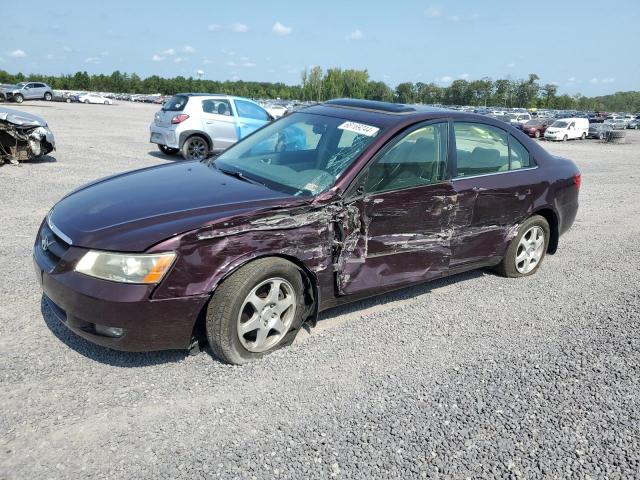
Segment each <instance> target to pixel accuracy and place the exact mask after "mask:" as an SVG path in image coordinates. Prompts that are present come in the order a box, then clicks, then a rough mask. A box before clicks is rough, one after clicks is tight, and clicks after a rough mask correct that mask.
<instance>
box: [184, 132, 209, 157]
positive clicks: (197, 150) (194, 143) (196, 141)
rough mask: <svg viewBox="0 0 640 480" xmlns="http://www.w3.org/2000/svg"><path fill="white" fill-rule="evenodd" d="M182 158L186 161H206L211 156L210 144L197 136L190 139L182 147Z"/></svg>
mask: <svg viewBox="0 0 640 480" xmlns="http://www.w3.org/2000/svg"><path fill="white" fill-rule="evenodd" d="M182 156H183V157H184V158H185V160H204V159H205V158H207V157H208V156H209V144H208V143H207V141H206V140H205V139H204V138H202V137H199V136H197V135H194V136H193V137H189V138H188V139H187V140H186V141H185V142H184V144H183V145H182Z"/></svg>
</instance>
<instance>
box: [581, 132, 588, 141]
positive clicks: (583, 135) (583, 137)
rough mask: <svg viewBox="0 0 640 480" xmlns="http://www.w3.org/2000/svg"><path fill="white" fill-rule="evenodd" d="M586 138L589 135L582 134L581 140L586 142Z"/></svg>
mask: <svg viewBox="0 0 640 480" xmlns="http://www.w3.org/2000/svg"><path fill="white" fill-rule="evenodd" d="M585 138H587V134H586V133H584V132H582V135H580V140H584V139H585Z"/></svg>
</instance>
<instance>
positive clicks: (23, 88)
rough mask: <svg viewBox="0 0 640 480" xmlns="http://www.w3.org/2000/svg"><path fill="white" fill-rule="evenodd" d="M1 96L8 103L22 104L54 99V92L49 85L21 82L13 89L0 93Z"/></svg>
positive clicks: (6, 89)
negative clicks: (30, 101) (27, 101)
mask: <svg viewBox="0 0 640 480" xmlns="http://www.w3.org/2000/svg"><path fill="white" fill-rule="evenodd" d="M0 95H2V96H3V97H4V99H5V100H6V101H13V102H16V103H22V102H23V101H25V100H47V101H50V100H51V99H53V90H52V89H51V87H50V86H49V85H47V84H46V83H42V82H21V83H18V84H16V85H14V86H13V87H10V88H5V89H3V90H2V91H0Z"/></svg>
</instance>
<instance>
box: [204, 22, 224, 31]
mask: <svg viewBox="0 0 640 480" xmlns="http://www.w3.org/2000/svg"><path fill="white" fill-rule="evenodd" d="M207 30H209V31H210V32H219V31H221V30H222V26H221V25H218V24H217V23H212V24H211V25H209V26H208V27H207Z"/></svg>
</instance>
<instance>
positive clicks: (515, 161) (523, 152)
mask: <svg viewBox="0 0 640 480" xmlns="http://www.w3.org/2000/svg"><path fill="white" fill-rule="evenodd" d="M509 147H511V148H510V149H509V154H510V156H509V158H510V160H511V170H518V169H519V168H527V167H530V166H531V163H530V161H529V152H528V151H527V149H526V148H524V145H522V144H521V143H520V142H519V141H518V140H516V139H515V138H513V137H509Z"/></svg>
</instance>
